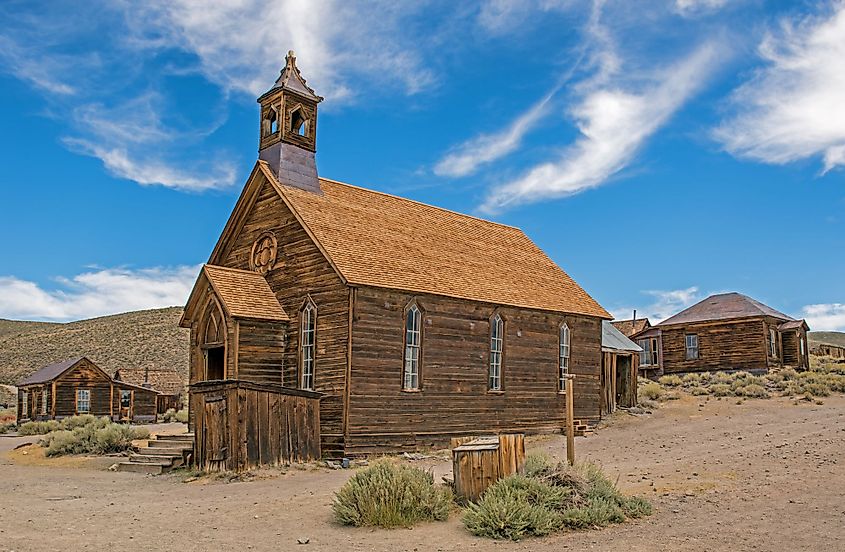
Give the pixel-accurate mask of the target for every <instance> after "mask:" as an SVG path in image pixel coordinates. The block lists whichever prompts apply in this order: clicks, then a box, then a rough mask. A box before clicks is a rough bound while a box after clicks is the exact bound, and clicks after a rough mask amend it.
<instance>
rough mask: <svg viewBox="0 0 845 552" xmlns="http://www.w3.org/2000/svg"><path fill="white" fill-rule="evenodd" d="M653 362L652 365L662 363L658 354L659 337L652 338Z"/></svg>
mask: <svg viewBox="0 0 845 552" xmlns="http://www.w3.org/2000/svg"><path fill="white" fill-rule="evenodd" d="M651 364H652V366H657V365H658V364H660V362H659V356H658V354H657V338H656V337H652V338H651Z"/></svg>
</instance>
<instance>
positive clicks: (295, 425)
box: [190, 380, 320, 471]
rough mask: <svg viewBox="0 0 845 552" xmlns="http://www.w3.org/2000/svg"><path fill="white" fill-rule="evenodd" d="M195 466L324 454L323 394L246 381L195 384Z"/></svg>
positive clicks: (225, 466)
mask: <svg viewBox="0 0 845 552" xmlns="http://www.w3.org/2000/svg"><path fill="white" fill-rule="evenodd" d="M190 408H191V412H192V414H193V419H194V464H195V465H196V466H197V467H198V468H200V469H202V470H205V471H223V470H229V471H243V470H247V469H250V468H254V467H257V466H272V465H278V464H289V463H292V462H308V461H311V460H316V459H319V458H320V394H319V393H314V392H311V391H302V390H300V389H291V388H287V387H282V386H281V385H272V384H258V383H252V382H247V381H240V380H225V381H213V382H201V383H195V384H193V385H191V388H190Z"/></svg>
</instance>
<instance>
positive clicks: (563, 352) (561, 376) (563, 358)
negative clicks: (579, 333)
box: [558, 324, 569, 391]
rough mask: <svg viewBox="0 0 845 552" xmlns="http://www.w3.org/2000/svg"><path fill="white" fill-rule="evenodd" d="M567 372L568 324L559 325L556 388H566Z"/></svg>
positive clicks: (561, 389)
mask: <svg viewBox="0 0 845 552" xmlns="http://www.w3.org/2000/svg"><path fill="white" fill-rule="evenodd" d="M567 374H569V326H567V325H566V324H564V325H563V326H561V327H560V351H559V354H558V390H560V391H563V390H565V389H566V376H567Z"/></svg>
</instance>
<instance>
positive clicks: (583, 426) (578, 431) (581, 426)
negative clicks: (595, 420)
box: [564, 420, 595, 437]
mask: <svg viewBox="0 0 845 552" xmlns="http://www.w3.org/2000/svg"><path fill="white" fill-rule="evenodd" d="M574 425H575V436H576V437H586V436H587V435H592V434H593V433H595V432H594V431H593V428H592V427H590V424H588V423H586V422H582V421H581V420H575V424H574ZM565 432H566V431H565V430H564V433H565Z"/></svg>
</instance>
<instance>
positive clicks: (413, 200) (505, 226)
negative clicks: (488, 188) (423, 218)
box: [280, 176, 525, 234]
mask: <svg viewBox="0 0 845 552" xmlns="http://www.w3.org/2000/svg"><path fill="white" fill-rule="evenodd" d="M319 179H320V180H325V181H326V182H331V183H333V184H340V185H341V186H347V187H349V188H355V189H356V190H363V191H365V192H370V193H373V194H379V195H383V196H386V197H390V198H393V199H399V200H401V201H406V202H408V203H416V204H417V205H422V206H424V207H430V208H432V209H437V210H438V211H443V212H446V213H451V214H453V215H458V216H459V217H464V218H468V219H473V220H477V221H479V222H486V223H487V224H495V225H496V226H501V227H503V228H510V229H511V230H517V231H518V232H520V233H522V234H525V232H524V231H523V230H522V228H519V227H518V226H513V225H510V224H504V223H502V222H496V221H494V220H488V219H485V218H481V217H477V216H475V215H468V214H466V213H461V212H460V211H455V210H452V209H446V208H445V207H439V206H437V205H432V204H431V203H424V202H422V201H419V200H416V199H410V198H407V197H402V196H399V195H396V194H390V193H387V192H382V191H381V190H373V189H372V188H365V187H363V186H358V185H356V184H350V183H348V182H341V181H340V180H335V179H333V178H325V177H323V176H321V177H319ZM280 184H281V183H280ZM282 186H286V187H291V186H287V185H286V184H282Z"/></svg>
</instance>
